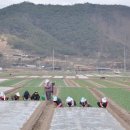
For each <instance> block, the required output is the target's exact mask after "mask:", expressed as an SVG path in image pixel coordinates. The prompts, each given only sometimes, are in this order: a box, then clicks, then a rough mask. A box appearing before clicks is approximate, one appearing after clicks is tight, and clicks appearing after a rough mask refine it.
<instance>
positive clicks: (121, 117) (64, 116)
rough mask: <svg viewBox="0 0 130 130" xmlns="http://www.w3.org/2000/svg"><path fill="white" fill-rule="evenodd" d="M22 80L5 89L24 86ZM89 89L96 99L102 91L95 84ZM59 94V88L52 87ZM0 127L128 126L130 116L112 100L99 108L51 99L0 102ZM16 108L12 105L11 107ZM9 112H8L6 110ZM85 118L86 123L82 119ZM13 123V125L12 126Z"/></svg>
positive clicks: (72, 128)
mask: <svg viewBox="0 0 130 130" xmlns="http://www.w3.org/2000/svg"><path fill="white" fill-rule="evenodd" d="M25 82H26V80H25V81H23V82H21V83H19V84H16V86H15V87H14V88H13V89H11V90H8V91H6V94H9V93H13V92H16V91H17V89H19V88H21V87H23V85H24V83H25ZM65 82H66V84H68V86H76V87H80V85H78V84H77V83H76V82H75V81H74V80H72V79H67V80H65ZM89 91H90V92H91V93H92V94H93V95H94V96H95V97H96V99H97V100H99V99H100V98H101V97H102V96H103V93H101V92H100V91H98V90H97V89H96V88H89ZM55 94H58V89H57V90H55ZM0 106H1V107H0V112H1V113H0V115H1V116H0V119H1V120H2V121H1V123H0V129H3V130H49V129H50V130H61V129H62V130H67V129H69V130H81V129H82V130H90V129H91V130H95V129H97V130H105V129H106V130H114V129H118V130H125V129H126V130H129V129H130V117H129V115H128V113H126V112H125V111H124V110H122V109H121V108H120V107H119V106H118V105H117V104H115V103H113V101H111V100H110V101H109V107H108V108H107V109H99V108H79V107H75V108H71V109H69V108H54V106H53V104H52V102H47V101H45V102H43V101H41V102H39V101H38V102H33V101H27V102H23V101H18V102H16V101H15V102H14V101H11V102H1V103H0ZM13 108H15V109H13ZM7 112H8V113H7ZM84 122H85V123H84ZM11 126H12V127H11Z"/></svg>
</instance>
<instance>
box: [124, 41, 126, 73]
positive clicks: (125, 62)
mask: <svg viewBox="0 0 130 130" xmlns="http://www.w3.org/2000/svg"><path fill="white" fill-rule="evenodd" d="M124 72H126V43H125V45H124Z"/></svg>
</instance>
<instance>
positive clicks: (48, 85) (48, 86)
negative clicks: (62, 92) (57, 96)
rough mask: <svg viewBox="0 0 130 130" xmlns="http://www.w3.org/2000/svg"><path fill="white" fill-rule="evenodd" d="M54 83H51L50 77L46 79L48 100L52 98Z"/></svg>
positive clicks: (45, 87)
mask: <svg viewBox="0 0 130 130" xmlns="http://www.w3.org/2000/svg"><path fill="white" fill-rule="evenodd" d="M54 85H55V84H54V83H51V82H50V80H49V79H46V80H45V83H44V90H45V95H46V99H47V100H51V97H52V94H53V90H54Z"/></svg>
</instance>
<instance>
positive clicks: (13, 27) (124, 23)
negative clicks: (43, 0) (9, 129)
mask: <svg viewBox="0 0 130 130" xmlns="http://www.w3.org/2000/svg"><path fill="white" fill-rule="evenodd" d="M0 34H4V35H5V36H6V37H8V44H9V45H10V46H11V47H12V48H17V49H21V50H24V51H27V52H30V53H33V54H40V55H50V54H52V48H54V49H55V53H56V54H62V55H75V56H86V57H92V58H93V57H96V56H99V55H100V56H102V57H107V58H113V57H118V58H120V57H123V49H124V45H125V46H126V47H127V50H128V51H129V49H130V8H129V7H126V6H118V5H113V6H108V5H94V4H89V3H86V4H77V5H73V6H59V5H34V4H32V3H27V2H24V3H21V4H17V5H12V6H9V7H6V8H4V9H1V10H0Z"/></svg>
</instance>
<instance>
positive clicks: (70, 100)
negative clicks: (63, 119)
mask: <svg viewBox="0 0 130 130" xmlns="http://www.w3.org/2000/svg"><path fill="white" fill-rule="evenodd" d="M66 104H67V106H68V107H74V106H76V101H75V100H74V99H73V98H72V97H69V96H68V97H67V98H66Z"/></svg>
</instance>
